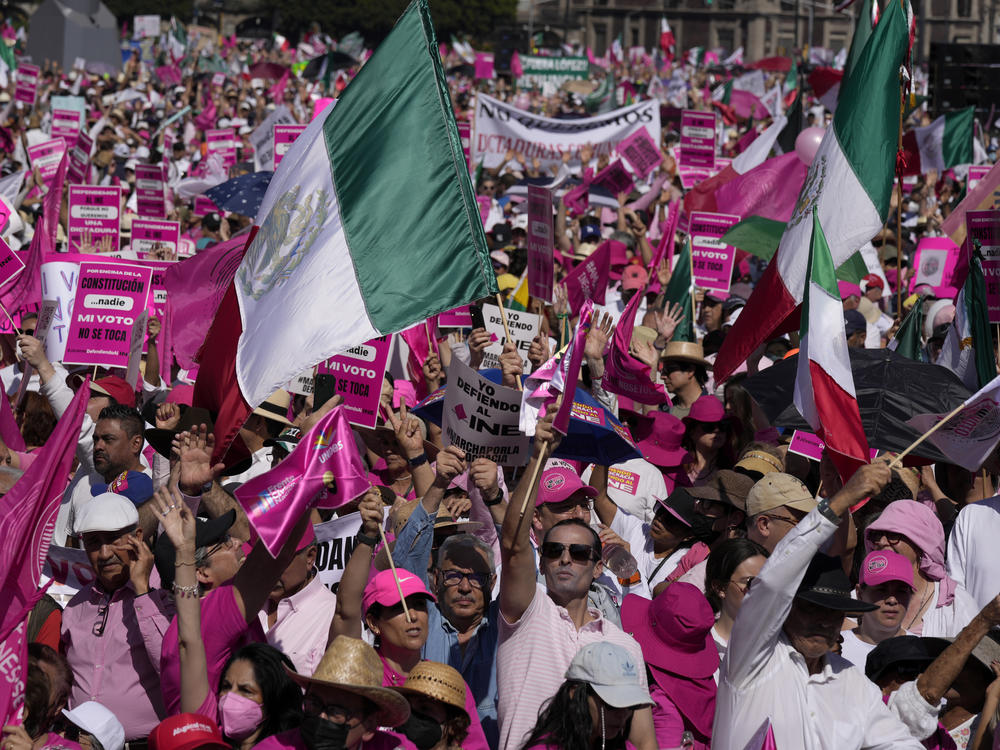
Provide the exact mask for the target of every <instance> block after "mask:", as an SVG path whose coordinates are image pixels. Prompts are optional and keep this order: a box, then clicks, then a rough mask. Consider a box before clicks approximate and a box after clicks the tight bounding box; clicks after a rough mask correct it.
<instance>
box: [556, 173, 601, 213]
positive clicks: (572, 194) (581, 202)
mask: <svg viewBox="0 0 1000 750" xmlns="http://www.w3.org/2000/svg"><path fill="white" fill-rule="evenodd" d="M593 181H594V170H593V169H592V168H591V167H587V168H586V169H584V170H583V175H582V177H581V182H580V184H579V185H577V186H576V187H572V188H570V189H569V190H567V191H566V194H565V195H564V196H563V203H565V204H566V208H568V209H569V211H570V214H572V215H573V216H579V215H581V214H585V213H587V205H588V204H589V203H590V199H589V197H588V193H589V192H590V183H592V182H593Z"/></svg>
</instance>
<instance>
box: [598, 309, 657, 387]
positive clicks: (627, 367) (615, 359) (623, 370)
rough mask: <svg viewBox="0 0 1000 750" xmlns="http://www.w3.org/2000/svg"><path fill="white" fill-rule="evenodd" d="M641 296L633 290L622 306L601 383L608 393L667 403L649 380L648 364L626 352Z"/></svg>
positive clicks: (655, 384) (630, 340)
mask: <svg viewBox="0 0 1000 750" xmlns="http://www.w3.org/2000/svg"><path fill="white" fill-rule="evenodd" d="M642 297H643V294H642V293H641V292H638V291H637V292H636V293H635V294H633V295H632V299H630V300H629V301H628V304H627V305H625V312H623V313H622V316H621V318H620V319H619V321H618V325H617V326H616V327H615V335H614V338H613V339H612V341H611V351H610V352H609V353H608V356H607V358H606V359H605V369H604V380H602V381H601V386H602V387H603V388H604V390H606V391H608V392H610V393H618V394H620V395H622V396H628V397H629V398H630V399H632V400H633V401H638V402H639V403H640V404H651V405H656V404H669V403H670V398H669V397H668V396H667V392H666V391H665V390H664V388H663V385H662V384H660V383H654V382H653V381H652V379H651V377H650V369H649V365H647V364H646V363H645V362H642V361H640V360H638V359H636V358H635V357H633V356H632V355H631V354H630V353H629V346H630V345H631V343H632V329H633V328H635V315H636V311H637V310H638V309H639V302H640V301H641V300H642Z"/></svg>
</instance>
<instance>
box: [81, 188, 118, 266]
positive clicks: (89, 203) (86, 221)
mask: <svg viewBox="0 0 1000 750" xmlns="http://www.w3.org/2000/svg"><path fill="white" fill-rule="evenodd" d="M121 199H122V191H121V188H120V187H117V186H115V185H109V186H108V187H100V186H97V185H70V186H69V227H68V228H67V234H69V249H70V252H71V253H82V252H92V251H91V250H90V248H85V247H84V233H85V232H87V233H89V234H90V242H91V245H93V246H94V247H99V246H100V243H101V240H102V239H103V238H104V237H106V236H110V237H111V250H112V252H116V251H117V250H118V246H119V245H118V243H119V235H120V233H121Z"/></svg>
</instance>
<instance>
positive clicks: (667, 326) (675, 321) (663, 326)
mask: <svg viewBox="0 0 1000 750" xmlns="http://www.w3.org/2000/svg"><path fill="white" fill-rule="evenodd" d="M653 319H654V320H656V332H657V333H659V334H660V335H661V336H663V338H664V339H666V340H667V341H670V339H672V338H673V336H674V331H676V330H677V326H679V325H680V324H681V321H682V320H684V308H683V307H681V305H680V304H678V303H676V302H674V303H671V304H670V305H669V306H668V307H667V309H666V310H663V311H662V312H661V311H659V310H654V311H653Z"/></svg>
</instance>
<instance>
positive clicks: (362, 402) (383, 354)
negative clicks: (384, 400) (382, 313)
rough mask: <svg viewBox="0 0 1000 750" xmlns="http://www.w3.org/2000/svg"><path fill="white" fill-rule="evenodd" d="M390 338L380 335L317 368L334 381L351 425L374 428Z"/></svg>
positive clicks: (387, 360)
mask: <svg viewBox="0 0 1000 750" xmlns="http://www.w3.org/2000/svg"><path fill="white" fill-rule="evenodd" d="M391 346H392V336H391V335H390V336H379V337H378V338H374V339H372V340H371V341H367V342H365V343H364V344H361V345H359V346H355V347H352V348H351V349H348V350H347V351H346V352H344V353H343V354H338V355H336V356H333V357H330V359H328V360H326V362H323V363H322V364H320V365H319V366H318V367H317V368H316V372H317V373H329V374H330V375H333V376H335V377H336V378H337V393H338V394H339V395H341V396H343V398H344V412H345V413H346V414H347V419H348V421H349V422H350V423H351V424H354V425H358V426H359V427H370V428H373V427H375V425H376V423H377V422H378V404H379V399H380V398H381V397H382V380H383V379H384V378H385V368H386V365H387V364H388V363H389V349H390V348H391Z"/></svg>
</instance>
